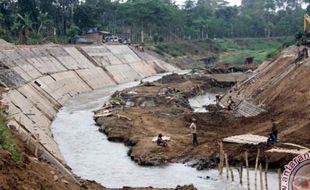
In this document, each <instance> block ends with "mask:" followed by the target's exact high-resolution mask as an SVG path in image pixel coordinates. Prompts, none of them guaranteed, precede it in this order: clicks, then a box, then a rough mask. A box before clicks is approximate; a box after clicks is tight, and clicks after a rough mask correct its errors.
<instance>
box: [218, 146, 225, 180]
mask: <svg viewBox="0 0 310 190" xmlns="http://www.w3.org/2000/svg"><path fill="white" fill-rule="evenodd" d="M219 144H220V164H219V173H220V175H222V174H223V167H224V155H223V154H224V150H223V142H220V143H219Z"/></svg>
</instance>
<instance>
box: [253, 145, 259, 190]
mask: <svg viewBox="0 0 310 190" xmlns="http://www.w3.org/2000/svg"><path fill="white" fill-rule="evenodd" d="M259 154H260V149H259V148H258V149H257V155H256V160H255V174H254V175H255V176H254V181H255V184H254V185H255V190H257V169H258V161H259Z"/></svg>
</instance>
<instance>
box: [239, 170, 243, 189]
mask: <svg viewBox="0 0 310 190" xmlns="http://www.w3.org/2000/svg"><path fill="white" fill-rule="evenodd" d="M242 175H243V166H242V165H241V166H240V171H239V179H240V185H241V186H242V185H243V180H242V177H243V176H242Z"/></svg>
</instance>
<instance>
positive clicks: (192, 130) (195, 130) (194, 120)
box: [189, 118, 198, 145]
mask: <svg viewBox="0 0 310 190" xmlns="http://www.w3.org/2000/svg"><path fill="white" fill-rule="evenodd" d="M189 128H190V129H191V132H192V136H193V140H192V143H193V145H198V140H197V126H196V119H195V118H192V124H191V125H190V126H189Z"/></svg>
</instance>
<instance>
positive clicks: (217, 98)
mask: <svg viewBox="0 0 310 190" xmlns="http://www.w3.org/2000/svg"><path fill="white" fill-rule="evenodd" d="M220 101H221V95H220V94H216V95H215V102H216V105H218V104H219V103H220Z"/></svg>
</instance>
